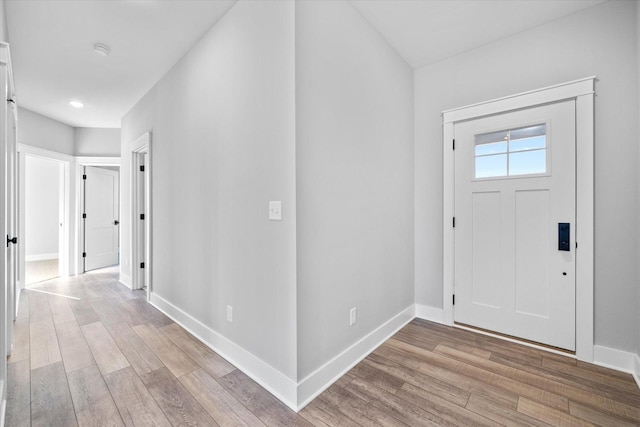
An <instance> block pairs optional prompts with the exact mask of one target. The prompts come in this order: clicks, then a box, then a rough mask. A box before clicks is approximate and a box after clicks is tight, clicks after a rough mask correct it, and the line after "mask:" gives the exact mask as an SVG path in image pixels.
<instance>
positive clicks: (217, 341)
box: [150, 292, 297, 411]
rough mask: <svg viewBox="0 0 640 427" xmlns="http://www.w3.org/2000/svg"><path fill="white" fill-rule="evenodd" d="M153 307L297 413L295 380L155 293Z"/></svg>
mask: <svg viewBox="0 0 640 427" xmlns="http://www.w3.org/2000/svg"><path fill="white" fill-rule="evenodd" d="M150 304H151V305H153V306H154V307H156V308H157V309H158V310H160V311H161V312H163V313H164V314H166V315H167V316H169V317H170V318H171V319H173V320H174V321H175V322H176V323H178V324H179V325H180V326H182V327H183V328H184V329H186V330H187V331H188V332H189V333H190V334H192V335H193V336H194V337H196V338H198V339H199V340H200V341H202V342H203V343H204V344H206V345H207V346H209V347H210V348H211V349H212V350H213V351H215V352H216V353H218V354H219V355H220V356H222V357H224V358H225V359H226V360H228V361H229V362H230V363H231V364H233V365H234V366H236V367H237V368H238V369H240V370H241V371H242V372H244V373H245V374H246V375H248V376H249V377H250V378H251V379H253V380H254V381H255V382H257V383H258V384H260V385H261V386H262V387H264V388H265V389H266V390H267V391H269V392H270V393H271V394H273V395H274V396H275V397H277V398H278V399H279V400H281V401H282V402H283V403H284V404H285V405H287V406H288V407H289V408H291V409H292V410H294V411H295V410H296V409H297V408H296V382H295V381H294V380H292V379H291V378H289V377H287V376H286V375H284V374H282V373H281V372H280V371H278V370H277V369H275V368H273V367H272V366H271V365H269V364H268V363H266V362H265V361H263V360H262V359H260V358H259V357H257V356H255V355H253V354H252V353H251V352H249V351H247V350H245V349H244V348H242V347H240V346H239V345H238V344H236V343H234V342H233V341H231V340H229V339H228V338H226V337H225V336H223V335H221V334H219V333H218V332H216V331H214V330H213V329H211V328H210V327H208V326H206V325H205V324H203V323H201V322H200V321H199V320H197V319H195V318H194V317H192V316H190V315H189V314H187V313H186V312H184V311H182V310H181V309H179V308H178V307H176V306H174V305H173V304H171V303H170V302H169V301H167V300H165V299H164V298H162V297H161V296H159V295H158V294H156V293H155V292H152V293H151V300H150Z"/></svg>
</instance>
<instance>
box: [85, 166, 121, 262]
mask: <svg viewBox="0 0 640 427" xmlns="http://www.w3.org/2000/svg"><path fill="white" fill-rule="evenodd" d="M84 173H85V176H86V179H84V206H85V210H84V213H85V215H86V218H85V220H84V221H85V223H84V224H85V231H84V239H85V243H84V246H85V250H84V252H85V254H86V255H85V258H84V260H85V261H84V270H85V271H89V270H95V269H97V268H103V267H108V266H111V265H116V264H118V256H119V243H118V237H119V236H118V228H119V227H118V224H119V219H118V218H119V206H118V191H119V184H118V176H119V173H118V172H117V171H113V170H110V169H103V168H97V167H91V166H86V167H85V172H84Z"/></svg>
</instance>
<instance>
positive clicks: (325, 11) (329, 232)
mask: <svg viewBox="0 0 640 427" xmlns="http://www.w3.org/2000/svg"><path fill="white" fill-rule="evenodd" d="M412 115H413V70H412V69H411V67H409V65H408V64H407V63H406V62H404V60H402V58H401V57H400V56H399V55H398V54H397V53H396V52H395V51H394V50H393V49H392V48H391V47H390V46H389V45H388V44H387V43H386V42H385V41H384V39H382V38H381V37H380V35H379V34H378V33H377V32H376V31H375V30H374V29H373V28H372V27H371V26H370V25H369V24H368V23H367V22H366V21H365V20H364V19H363V18H362V17H361V16H360V15H359V14H358V13H357V12H356V11H355V9H353V7H352V6H351V5H349V4H348V3H346V2H297V3H296V156H297V165H296V173H297V175H296V177H297V200H298V208H297V211H298V219H297V224H298V229H297V231H298V378H299V379H303V378H304V377H306V376H307V375H309V374H310V373H311V372H313V371H314V370H316V369H317V368H319V367H320V366H322V365H323V364H325V363H326V362H327V361H329V360H330V359H332V358H333V357H335V356H336V355H337V354H339V353H340V352H341V351H343V350H345V349H346V348H347V347H349V346H351V345H353V344H354V343H356V342H357V341H358V340H360V339H361V338H362V337H363V336H365V335H366V334H368V333H369V332H371V331H372V330H374V329H375V328H377V327H378V326H380V325H381V324H383V323H384V322H386V321H388V320H389V319H390V318H392V317H393V316H394V315H396V314H398V313H399V312H400V311H402V310H403V309H405V308H407V307H408V306H410V305H412V304H413V256H414V255H413V149H414V148H413V119H412ZM351 307H357V312H358V321H357V323H356V325H354V326H352V327H350V326H349V309H350V308H351Z"/></svg>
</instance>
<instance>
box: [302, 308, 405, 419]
mask: <svg viewBox="0 0 640 427" xmlns="http://www.w3.org/2000/svg"><path fill="white" fill-rule="evenodd" d="M414 307H415V306H414V305H411V306H409V307H407V308H405V309H404V310H402V311H401V312H400V313H398V314H396V315H395V316H393V317H392V318H391V319H389V320H387V321H386V322H384V323H383V324H382V325H380V326H379V327H377V328H376V329H374V330H373V331H371V332H370V333H368V334H367V335H365V336H364V337H362V338H361V339H360V340H359V341H358V342H356V343H354V344H353V345H351V346H350V347H349V348H347V349H346V350H344V351H343V352H342V353H340V354H338V355H337V356H336V357H334V358H333V359H331V360H330V361H328V362H327V363H325V364H324V365H322V366H321V367H319V368H318V369H316V370H315V371H314V372H312V373H311V374H309V375H308V376H306V377H305V378H304V379H302V380H301V381H299V382H298V401H297V402H298V404H297V408H296V411H300V410H301V409H302V408H304V407H305V406H306V405H307V404H308V403H309V402H311V401H312V400H313V399H314V398H315V397H316V396H318V395H319V394H320V393H322V392H323V391H324V390H326V389H327V388H328V387H329V386H330V385H331V384H333V383H334V382H336V381H337V380H338V379H339V378H340V377H342V376H343V375H344V374H346V373H347V372H349V370H350V369H351V368H353V367H354V366H355V365H357V364H358V363H360V362H361V361H362V360H363V359H364V358H366V357H367V356H368V355H369V354H371V353H372V352H373V351H374V350H375V349H376V348H378V347H379V346H380V345H381V344H382V343H384V342H385V341H387V340H388V339H389V338H391V337H392V336H393V335H394V334H395V333H396V332H398V331H399V330H400V329H402V328H403V327H404V326H405V325H407V324H408V323H409V322H411V321H412V320H413V319H414V318H415V315H414V313H415V308H414Z"/></svg>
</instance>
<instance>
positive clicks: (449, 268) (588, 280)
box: [442, 77, 595, 362]
mask: <svg viewBox="0 0 640 427" xmlns="http://www.w3.org/2000/svg"><path fill="white" fill-rule="evenodd" d="M594 84H595V77H587V78H584V79H580V80H575V81H572V82H568V83H563V84H559V85H555V86H550V87H547V88H542V89H537V90H533V91H529V92H524V93H521V94H517V95H511V96H507V97H504V98H498V99H495V100H492V101H487V102H482V103H479V104H473V105H469V106H467V107H461V108H456V109H452V110H447V111H444V112H443V113H442V115H443V119H442V121H443V136H444V139H443V144H444V146H443V147H444V150H443V184H444V188H443V191H444V194H443V263H442V266H443V284H442V287H443V302H442V303H443V305H442V307H443V313H444V316H443V317H444V318H443V320H444V322H443V323H444V324H446V325H453V301H452V297H453V294H454V280H455V277H454V268H455V264H454V230H453V227H452V226H451V220H452V218H453V217H454V216H455V210H454V195H455V183H454V173H455V168H454V153H453V150H452V149H451V143H452V140H453V138H454V125H455V123H456V122H460V121H462V120H470V119H474V118H479V117H483V116H487V115H492V114H499V113H506V112H509V111H513V110H518V109H523V108H531V107H534V106H537V105H542V104H548V103H552V102H558V101H563V100H569V99H574V100H575V101H576V201H577V202H576V225H577V227H576V242H578V243H579V247H578V249H576V356H577V358H578V359H579V360H582V361H585V362H591V361H593V360H594V342H593V336H594V271H593V266H594V187H595V185H594V131H593V130H594V109H593V100H594Z"/></svg>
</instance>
